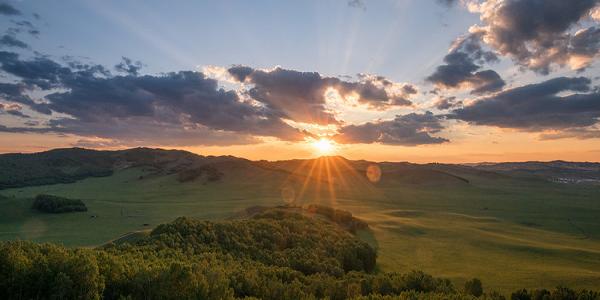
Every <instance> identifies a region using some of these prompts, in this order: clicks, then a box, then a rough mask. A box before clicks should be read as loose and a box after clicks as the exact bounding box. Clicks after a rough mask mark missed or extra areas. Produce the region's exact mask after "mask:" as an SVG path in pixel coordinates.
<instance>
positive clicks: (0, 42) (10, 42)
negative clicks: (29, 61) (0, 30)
mask: <svg viewBox="0 0 600 300" xmlns="http://www.w3.org/2000/svg"><path fill="white" fill-rule="evenodd" d="M0 47H14V48H21V49H27V48H29V45H27V44H26V43H25V42H23V41H21V40H19V39H17V38H16V37H15V36H14V35H11V34H5V35H3V36H2V38H0Z"/></svg>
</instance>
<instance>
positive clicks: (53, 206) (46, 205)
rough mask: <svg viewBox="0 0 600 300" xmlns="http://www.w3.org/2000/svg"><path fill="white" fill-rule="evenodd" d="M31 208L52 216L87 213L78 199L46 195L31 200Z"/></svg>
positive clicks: (83, 204)
mask: <svg viewBox="0 0 600 300" xmlns="http://www.w3.org/2000/svg"><path fill="white" fill-rule="evenodd" d="M31 208H33V209H36V210H39V211H41V212H46V213H53V214H58V213H67V212H77V211H87V207H86V206H85V203H83V201H81V200H79V199H69V198H64V197H58V196H53V195H46V194H40V195H37V196H36V197H35V198H34V200H33V204H32V206H31Z"/></svg>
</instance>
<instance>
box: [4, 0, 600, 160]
mask: <svg viewBox="0 0 600 300" xmlns="http://www.w3.org/2000/svg"><path fill="white" fill-rule="evenodd" d="M599 22H600V0H570V1H564V0H545V1H539V0H395V1H394V0H377V1H375V0H319V1H309V0H306V1H88V0H82V1H67V0H65V1H32V0H13V1H11V0H0V153H8V152H38V151H43V150H47V149H52V148H59V147H85V148H94V149H122V148H129V147H140V146H145V147H161V148H169V149H184V150H189V151H192V152H195V153H198V154H203V155H235V156H239V157H245V158H249V159H267V160H280V159H292V158H309V157H317V156H321V155H342V156H344V157H346V158H349V159H367V160H373V161H412V162H420V163H422V162H444V163H466V162H484V161H489V162H492V161H526V160H542V161H548V160H570V161H600V84H599V83H600V72H599V71H600V66H599V65H598V58H599V53H600V24H599Z"/></svg>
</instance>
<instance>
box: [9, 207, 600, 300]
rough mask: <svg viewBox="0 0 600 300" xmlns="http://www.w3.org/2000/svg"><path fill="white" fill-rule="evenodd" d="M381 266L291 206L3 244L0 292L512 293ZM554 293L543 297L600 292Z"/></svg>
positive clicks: (71, 295)
mask: <svg viewBox="0 0 600 300" xmlns="http://www.w3.org/2000/svg"><path fill="white" fill-rule="evenodd" d="M309 264H316V266H309ZM374 264H375V252H374V251H373V249H371V248H370V247H369V246H368V245H367V244H364V243H363V242H360V241H358V240H357V239H356V238H354V237H353V236H352V235H351V234H349V233H348V232H347V231H345V230H341V229H339V228H336V227H335V226H334V225H331V224H329V223H325V222H321V221H318V220H314V219H312V218H308V217H304V216H301V215H299V214H294V213H290V212H289V211H284V210H269V211H266V212H263V213H261V214H258V215H256V216H254V217H253V218H251V219H248V220H241V221H223V222H205V221H197V220H191V219H186V218H180V219H177V220H176V221H175V222H173V223H170V224H165V225H161V226H159V227H157V228H156V229H155V230H154V231H153V232H152V233H151V234H150V236H148V237H145V238H142V239H140V240H138V241H136V242H134V243H133V244H131V243H123V244H110V245H106V246H104V247H101V248H97V249H88V248H86V249H69V248H64V247H62V246H57V245H53V244H35V243H32V242H24V241H12V242H3V243H0V299H100V298H103V299H257V298H258V299H323V298H326V299H495V300H504V299H505V298H504V297H502V296H501V295H499V294H497V293H483V289H482V287H481V282H480V281H478V280H471V281H470V282H469V283H468V284H467V285H465V289H457V288H455V287H454V286H453V284H452V283H451V282H450V281H449V280H447V279H440V278H435V277H432V276H431V275H428V274H425V273H423V272H420V271H413V272H409V273H405V274H400V273H384V272H378V273H373V272H372V271H373V267H374ZM525 294H528V293H527V292H525ZM563 294H564V295H566V294H569V293H562V294H560V295H563ZM552 295H559V294H557V293H555V292H550V298H540V299H598V297H597V294H595V295H596V296H594V297H596V298H581V297H580V298H556V297H554V296H552ZM569 295H570V294H569ZM575 295H576V296H580V295H584V294H583V293H582V292H575ZM586 295H592V296H593V294H586ZM477 296H479V297H478V298H477ZM553 297H554V298H553ZM514 299H530V298H514ZM531 299H537V298H531Z"/></svg>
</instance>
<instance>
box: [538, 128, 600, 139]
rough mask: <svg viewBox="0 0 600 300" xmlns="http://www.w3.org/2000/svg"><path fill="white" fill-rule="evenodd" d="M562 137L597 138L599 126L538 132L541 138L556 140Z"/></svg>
mask: <svg viewBox="0 0 600 300" xmlns="http://www.w3.org/2000/svg"><path fill="white" fill-rule="evenodd" d="M564 138H576V139H580V140H586V139H597V138H600V128H593V127H591V128H572V129H568V130H562V131H555V132H549V133H542V134H540V139H541V140H556V139H564Z"/></svg>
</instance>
